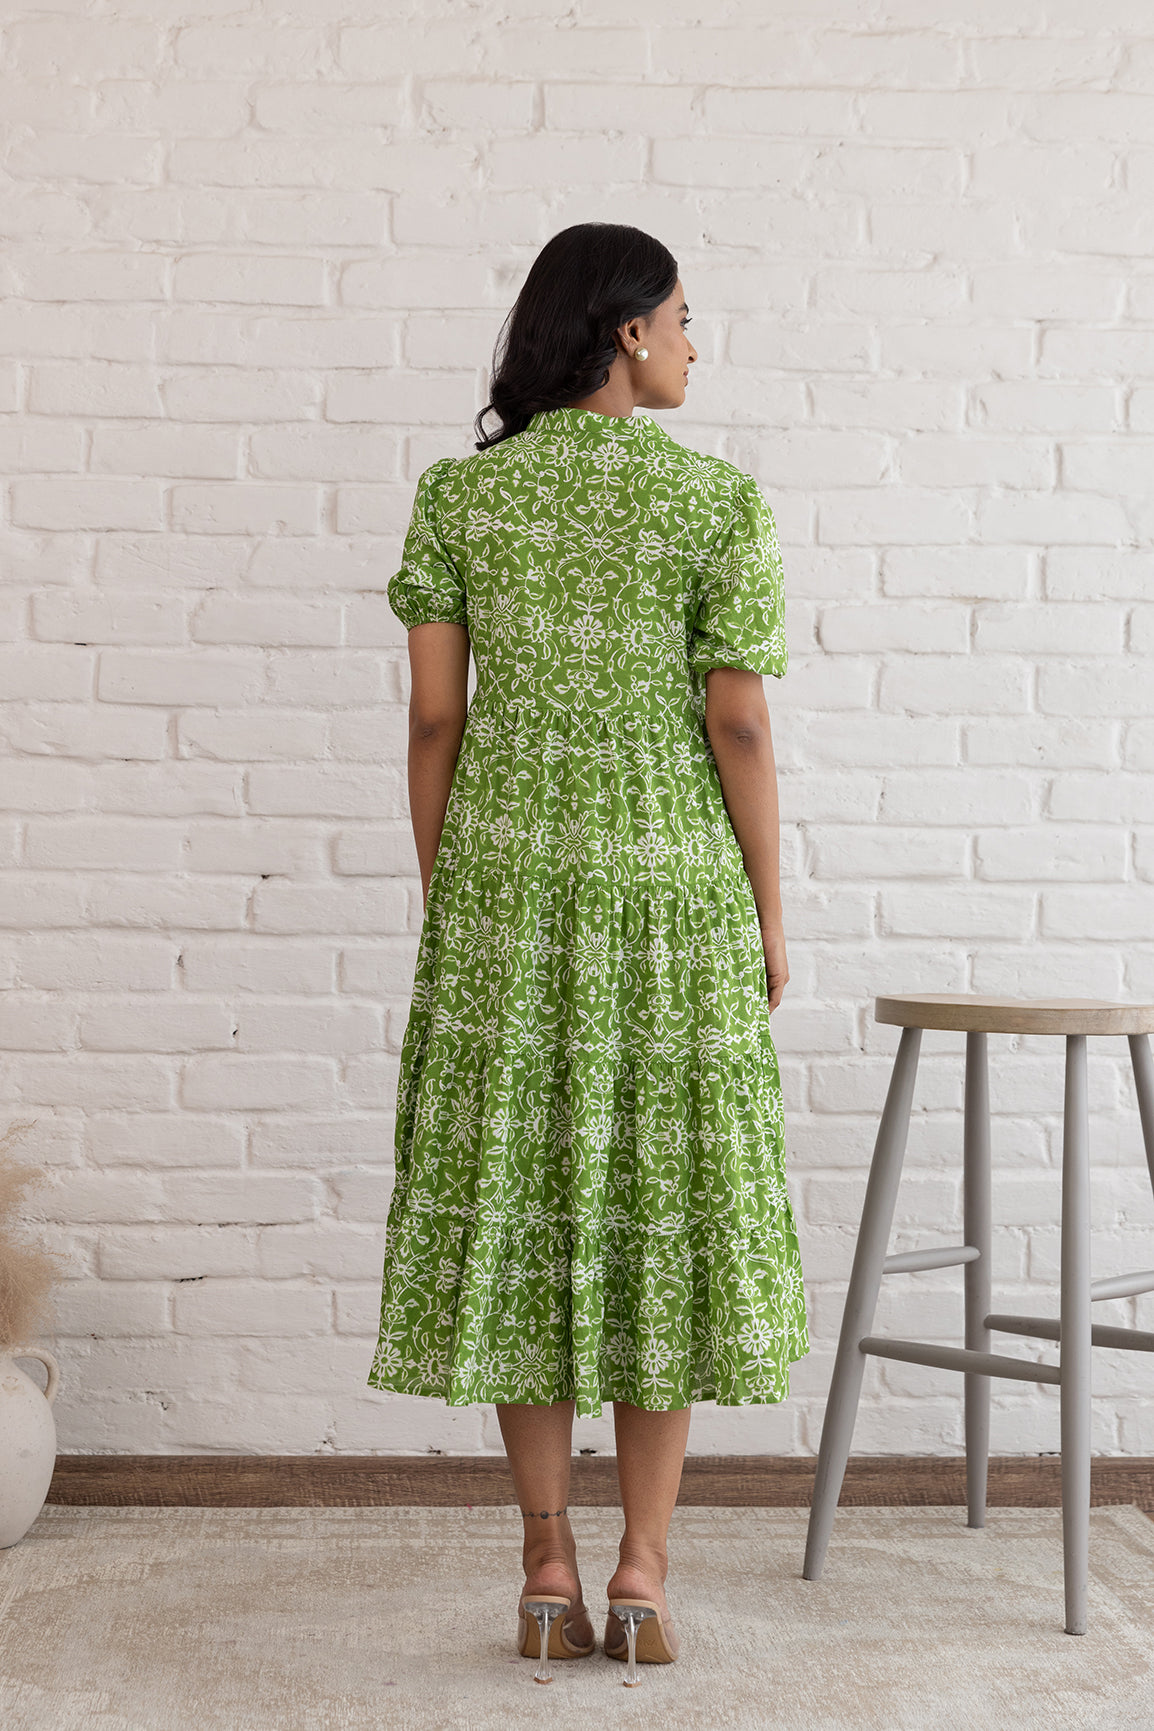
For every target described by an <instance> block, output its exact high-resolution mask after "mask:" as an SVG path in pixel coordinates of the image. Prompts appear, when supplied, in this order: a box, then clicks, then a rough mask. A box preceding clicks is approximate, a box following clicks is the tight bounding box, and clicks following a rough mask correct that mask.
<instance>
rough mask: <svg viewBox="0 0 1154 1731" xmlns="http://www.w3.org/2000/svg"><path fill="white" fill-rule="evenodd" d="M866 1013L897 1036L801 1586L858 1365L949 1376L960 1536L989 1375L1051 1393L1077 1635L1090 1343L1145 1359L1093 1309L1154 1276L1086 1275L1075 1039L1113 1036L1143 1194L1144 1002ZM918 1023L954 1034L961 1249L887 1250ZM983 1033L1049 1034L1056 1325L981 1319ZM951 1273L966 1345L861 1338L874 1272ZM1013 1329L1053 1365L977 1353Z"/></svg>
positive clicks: (820, 1537)
mask: <svg viewBox="0 0 1154 1731" xmlns="http://www.w3.org/2000/svg"><path fill="white" fill-rule="evenodd" d="M874 1019H875V1021H878V1022H890V1023H894V1024H896V1025H897V1026H898V1027H899V1028H901V1029H902V1036H901V1041H900V1043H899V1045H898V1050H897V1056H896V1058H895V1059H894V1067H893V1074H892V1075H891V1077H890V1085H889V1090H888V1092H887V1094H886V1103H885V1107H884V1109H883V1111H882V1116H881V1122H880V1124H879V1126H878V1134H877V1141H876V1143H875V1146H874V1154H873V1160H872V1162H871V1165H870V1174H869V1182H868V1184H867V1186H866V1195H865V1203H864V1206H863V1208H862V1218H861V1226H860V1228H859V1230H858V1238H857V1247H856V1249H855V1251H854V1259H853V1269H852V1272H851V1274H850V1280H849V1290H848V1292H847V1293H846V1301H845V1311H844V1313H843V1316H842V1324H841V1336H840V1339H839V1341H838V1348H837V1358H836V1360H835V1363H834V1370H833V1380H832V1383H831V1385H830V1394H829V1400H828V1402H827V1405H826V1411H825V1420H824V1423H823V1425H822V1433H821V1448H820V1450H819V1452H818V1458H817V1476H816V1480H815V1483H814V1491H813V1505H812V1507H811V1509H810V1516H809V1531H808V1537H807V1540H806V1550H805V1567H804V1569H803V1570H802V1574H803V1576H804V1578H805V1579H806V1580H807V1581H816V1580H817V1579H818V1577H819V1575H820V1574H821V1570H822V1564H823V1563H824V1561H825V1553H826V1547H827V1545H828V1544H829V1536H830V1530H831V1528H832V1526H833V1517H834V1513H835V1511H836V1509H837V1503H838V1498H839V1496H840V1495H841V1486H842V1479H843V1477H844V1476H845V1467H846V1460H847V1458H848V1456H849V1450H850V1442H851V1440H852V1438H853V1427H854V1421H855V1419H856V1417H857V1408H858V1398H859V1396H860V1394H861V1385H862V1377H863V1375H864V1372H865V1355H866V1353H873V1354H875V1355H876V1356H877V1357H879V1358H896V1359H904V1360H905V1361H906V1362H907V1363H910V1364H926V1365H933V1366H936V1367H939V1368H941V1369H944V1370H960V1371H964V1372H965V1378H966V1382H965V1404H966V1501H967V1505H968V1521H967V1524H968V1525H969V1526H971V1527H982V1526H984V1525H985V1522H986V1468H987V1462H988V1459H989V1452H990V1378H991V1377H992V1376H1004V1377H1011V1378H1015V1379H1019V1380H1023V1381H1027V1382H1053V1383H1057V1384H1058V1385H1059V1387H1060V1389H1061V1396H1060V1400H1061V1442H1062V1544H1063V1553H1064V1563H1065V1582H1066V1633H1067V1634H1069V1635H1084V1634H1085V1633H1086V1587H1087V1577H1088V1573H1089V1543H1090V1353H1091V1348H1092V1347H1094V1346H1114V1347H1128V1348H1130V1349H1131V1350H1133V1351H1137V1352H1154V1334H1148V1333H1144V1332H1143V1331H1141V1330H1139V1329H1134V1328H1111V1327H1106V1326H1099V1325H1096V1324H1092V1323H1091V1320H1090V1306H1091V1304H1092V1303H1093V1302H1094V1301H1095V1300H1096V1299H1103V1298H1128V1297H1130V1296H1132V1295H1133V1294H1135V1293H1139V1292H1151V1291H1154V1270H1147V1271H1146V1272H1144V1273H1139V1274H1118V1275H1114V1276H1112V1277H1111V1278H1110V1279H1108V1280H1094V1281H1092V1280H1091V1279H1090V1165H1089V1118H1088V1111H1087V1103H1086V1036H1087V1034H1126V1035H1127V1036H1128V1037H1129V1042H1130V1060H1131V1064H1132V1066H1133V1070H1134V1085H1135V1088H1136V1090H1137V1095H1138V1112H1139V1116H1140V1118H1141V1121H1142V1136H1143V1140H1144V1142H1145V1144H1146V1161H1147V1165H1148V1166H1149V1168H1150V1179H1151V1183H1152V1184H1154V1065H1152V1064H1151V1058H1150V1043H1149V1040H1148V1038H1147V1036H1148V1035H1149V1034H1150V1033H1151V1032H1154V1004H1111V1003H1104V1002H1102V1001H1100V1000H1097V999H1093V998H1037V999H1029V998H980V997H970V996H955V995H953V994H951V993H946V992H923V993H920V994H917V995H914V994H908V995H905V994H903V995H899V996H895V997H884V998H876V999H875V1000H874ZM923 1028H948V1029H953V1030H957V1031H960V1032H963V1033H964V1034H965V1036H966V1102H965V1128H964V1133H963V1143H964V1155H963V1160H964V1174H963V1186H964V1196H965V1220H964V1225H963V1229H962V1236H963V1237H964V1239H965V1243H964V1244H960V1245H958V1246H956V1247H950V1246H947V1247H943V1248H942V1249H939V1250H911V1251H907V1252H905V1253H904V1254H902V1255H898V1256H887V1255H886V1248H887V1245H888V1243H889V1236H890V1228H891V1226H892V1223H893V1215H894V1204H895V1202H896V1201H897V1192H898V1182H899V1180H900V1178H901V1171H902V1161H903V1159H904V1157H905V1149H906V1136H907V1132H908V1130H909V1122H910V1102H911V1099H912V1097H913V1089H914V1077H915V1075H916V1073H917V1067H918V1052H919V1048H920V1046H921V1038H922V1029H923ZM987 1034H1064V1035H1065V1038H1066V1089H1065V1111H1064V1117H1063V1125H1062V1253H1061V1318H1060V1320H1059V1321H1053V1320H1051V1319H1050V1318H1047V1317H1041V1316H1003V1315H999V1314H993V1313H991V1310H990V1304H991V1298H990V1244H991V1226H992V1219H991V1200H990V1097H989V1079H988V1072H987V1068H986V1035H987ZM958 1263H964V1264H965V1276H964V1278H965V1301H966V1328H965V1334H966V1344H965V1346H964V1347H958V1346H931V1345H928V1344H924V1343H922V1342H920V1341H913V1340H889V1339H886V1338H884V1337H882V1336H878V1335H871V1334H870V1333H869V1329H870V1326H871V1324H872V1323H873V1318H874V1312H875V1310H876V1308H877V1300H878V1291H879V1288H880V1286H881V1278H882V1275H883V1274H899V1273H913V1272H915V1271H917V1270H918V1269H923V1268H951V1267H953V1266H955V1265H956V1264H958ZM991 1330H996V1331H997V1332H998V1333H1000V1334H1024V1335H1033V1336H1037V1337H1038V1338H1040V1339H1042V1340H1056V1341H1058V1343H1059V1354H1058V1357H1059V1362H1058V1363H1057V1364H1052V1363H1048V1364H1047V1363H1041V1364H1031V1363H1029V1362H1028V1361H1026V1360H1024V1359H1020V1358H1010V1357H1006V1356H1003V1355H1000V1354H997V1353H992V1352H991V1351H990V1350H989V1348H990V1331H991Z"/></svg>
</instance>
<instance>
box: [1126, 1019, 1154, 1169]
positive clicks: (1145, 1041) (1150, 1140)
mask: <svg viewBox="0 0 1154 1731" xmlns="http://www.w3.org/2000/svg"><path fill="white" fill-rule="evenodd" d="M1129 1038H1130V1064H1131V1067H1132V1068H1133V1071H1134V1092H1135V1093H1136V1094H1137V1096H1138V1116H1139V1118H1140V1119H1141V1120H1142V1140H1143V1142H1145V1144H1146V1164H1147V1166H1148V1167H1149V1168H1150V1182H1151V1184H1154V1063H1152V1062H1151V1059H1150V1039H1149V1036H1148V1035H1147V1034H1131V1035H1130V1036H1129Z"/></svg>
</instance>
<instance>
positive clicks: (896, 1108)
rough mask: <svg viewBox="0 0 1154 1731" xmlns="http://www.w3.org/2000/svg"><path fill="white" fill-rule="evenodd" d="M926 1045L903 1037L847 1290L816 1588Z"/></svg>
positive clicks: (822, 1483)
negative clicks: (862, 1345)
mask: <svg viewBox="0 0 1154 1731" xmlns="http://www.w3.org/2000/svg"><path fill="white" fill-rule="evenodd" d="M921 1040H922V1030H921V1029H920V1028H903V1029H902V1037H901V1043H900V1045H899V1046H898V1050H897V1056H896V1057H895V1058H894V1067H893V1072H892V1074H891V1076H890V1085H889V1090H888V1092H887V1093H886V1103H885V1106H884V1108H883V1110H882V1115H881V1122H880V1123H879V1125H878V1133H877V1140H876V1142H875V1144H874V1153H873V1160H872V1162H871V1163H870V1175H869V1181H868V1183H867V1184H866V1193H865V1203H864V1206H863V1208H862V1217H861V1225H860V1227H859V1228H858V1236H857V1247H856V1249H855V1251H854V1258H853V1269H852V1271H851V1273H850V1277H849V1290H848V1291H847V1293H846V1301H845V1310H844V1311H843V1313H842V1319H841V1335H840V1338H839V1340H838V1345H837V1358H836V1359H835V1361H834V1367H833V1381H832V1383H831V1385H830V1392H829V1399H828V1401H827V1403H826V1409H825V1419H824V1421H823V1424H822V1431H821V1447H820V1449H819V1450H818V1457H817V1473H816V1477H815V1479H814V1488H813V1505H812V1507H811V1508H810V1512H809V1532H808V1535H807V1538H806V1546H805V1566H804V1568H803V1570H802V1575H803V1577H804V1579H805V1580H807V1581H816V1580H817V1579H818V1577H819V1576H820V1574H821V1570H822V1564H823V1563H824V1562H825V1553H826V1547H827V1545H828V1544H829V1535H830V1530H831V1528H832V1527H833V1517H834V1513H835V1511H836V1509H837V1502H838V1498H839V1496H840V1495H841V1486H842V1480H843V1478H844V1477H845V1466H846V1461H847V1460H848V1459H849V1448H850V1443H851V1441H852V1440H853V1427H854V1420H855V1419H856V1417H857V1408H858V1399H859V1397H860V1395H861V1385H862V1377H863V1375H864V1373H865V1354H864V1353H862V1352H859V1351H858V1342H859V1341H860V1340H862V1339H864V1337H865V1336H866V1335H867V1334H868V1333H869V1330H870V1327H871V1325H872V1323H873V1318H874V1311H875V1310H876V1309H877V1301H878V1289H879V1287H880V1286H881V1280H882V1264H883V1263H884V1262H885V1258H886V1248H887V1246H888V1244H889V1238H890V1228H891V1226H892V1225H893V1217H894V1204H895V1203H896V1201H897V1194H898V1182H899V1180H900V1178H901V1174H902V1161H903V1160H904V1159H905V1152H906V1137H907V1135H908V1133H909V1125H910V1103H911V1101H912V1099H913V1092H914V1077H915V1075H916V1074H917V1068H918V1052H919V1050H920V1048H921Z"/></svg>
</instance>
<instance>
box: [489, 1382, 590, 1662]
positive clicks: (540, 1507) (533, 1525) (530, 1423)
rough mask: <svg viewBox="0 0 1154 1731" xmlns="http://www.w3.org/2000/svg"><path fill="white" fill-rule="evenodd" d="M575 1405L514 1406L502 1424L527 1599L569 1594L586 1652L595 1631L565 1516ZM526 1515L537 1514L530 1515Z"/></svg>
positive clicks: (575, 1634) (577, 1636)
mask: <svg viewBox="0 0 1154 1731" xmlns="http://www.w3.org/2000/svg"><path fill="white" fill-rule="evenodd" d="M575 1408H576V1402H575V1401H572V1400H560V1401H557V1402H555V1403H554V1404H553V1405H552V1406H527V1405H521V1404H513V1403H510V1404H508V1405H502V1406H498V1407H497V1422H498V1423H499V1424H500V1426H501V1436H502V1439H503V1440H504V1444H505V1453H506V1454H507V1455H508V1457H509V1465H510V1468H511V1469H512V1473H513V1484H514V1487H515V1489H516V1492H517V1502H518V1505H519V1507H520V1509H521V1513H522V1520H521V1524H522V1526H523V1528H524V1532H525V1539H524V1548H523V1550H522V1553H521V1560H522V1562H523V1564H524V1567H525V1588H524V1596H525V1597H526V1598H530V1597H532V1595H533V1594H534V1593H568V1594H569V1595H570V1596H571V1597H572V1599H573V1605H572V1607H571V1609H570V1611H569V1614H568V1616H567V1617H566V1619H565V1628H566V1631H567V1633H568V1635H569V1637H570V1639H571V1640H572V1641H574V1642H576V1644H577V1645H578V1646H585V1645H587V1644H588V1642H589V1641H591V1640H592V1639H593V1630H592V1627H591V1625H590V1624H589V1621H588V1613H587V1612H586V1609H585V1604H584V1600H583V1599H582V1597H581V1577H580V1575H579V1574H578V1572H577V1541H576V1540H575V1539H574V1537H573V1529H572V1527H571V1526H570V1524H569V1516H568V1513H567V1512H565V1510H566V1504H567V1503H568V1501H569V1472H570V1468H571V1465H572V1460H573V1414H574V1410H575ZM526 1510H530V1511H532V1512H531V1513H528V1514H527V1513H526V1512H525V1511H526Z"/></svg>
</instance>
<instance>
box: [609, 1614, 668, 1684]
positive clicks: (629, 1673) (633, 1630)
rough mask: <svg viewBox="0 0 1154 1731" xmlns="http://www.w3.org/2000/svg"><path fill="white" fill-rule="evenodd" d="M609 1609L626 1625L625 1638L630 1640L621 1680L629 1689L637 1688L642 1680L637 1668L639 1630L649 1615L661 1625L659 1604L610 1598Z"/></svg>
mask: <svg viewBox="0 0 1154 1731" xmlns="http://www.w3.org/2000/svg"><path fill="white" fill-rule="evenodd" d="M609 1609H610V1610H611V1611H612V1612H613V1615H614V1616H615V1617H616V1618H617V1620H618V1622H619V1623H621V1624H623V1625H624V1628H625V1639H626V1641H627V1642H628V1655H627V1657H628V1663H627V1665H626V1667H625V1675H624V1677H623V1678H622V1679H621V1681H622V1683H623V1684H624V1685H625V1687H626V1688H627V1689H635V1688H636V1687H637V1685H638V1683H640V1682H641V1680H642V1679H641V1672H640V1671H639V1670H638V1668H637V1631H638V1629H639V1628H640V1627H641V1625H642V1623H644V1622H645V1620H646V1618H648V1617H654V1618H656V1619H657V1623H658V1627H660V1621H661V1619H660V1617H659V1615H658V1610H657V1606H656V1605H651V1604H649V1603H648V1602H647V1601H646V1600H644V1599H610V1601H609Z"/></svg>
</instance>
